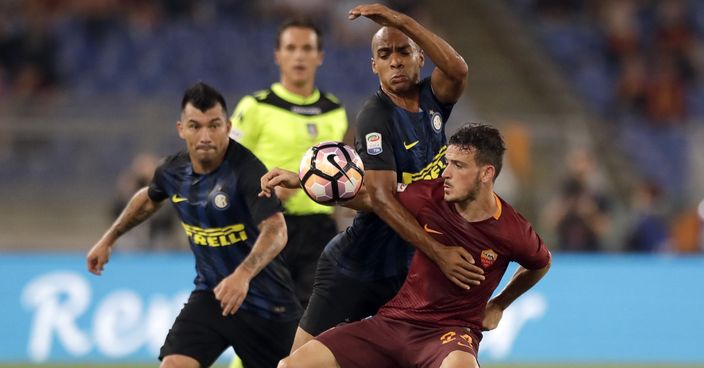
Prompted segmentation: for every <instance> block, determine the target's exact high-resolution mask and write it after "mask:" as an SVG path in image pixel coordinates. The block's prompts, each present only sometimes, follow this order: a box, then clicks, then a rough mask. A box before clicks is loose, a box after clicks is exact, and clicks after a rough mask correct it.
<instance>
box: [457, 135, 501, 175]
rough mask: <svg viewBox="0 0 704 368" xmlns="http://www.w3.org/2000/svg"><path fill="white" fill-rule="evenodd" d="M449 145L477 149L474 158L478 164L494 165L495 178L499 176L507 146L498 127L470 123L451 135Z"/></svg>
mask: <svg viewBox="0 0 704 368" xmlns="http://www.w3.org/2000/svg"><path fill="white" fill-rule="evenodd" d="M449 145H456V146H459V147H461V148H462V149H475V150H476V153H475V155H474V159H475V161H476V162H477V164H479V165H492V166H494V169H495V170H496V175H494V180H496V178H497V177H498V176H499V173H500V172H501V166H502V165H503V161H504V152H505V151H506V146H505V145H504V139H503V138H502V137H501V133H500V132H499V130H498V129H496V128H494V127H493V126H491V125H486V124H478V123H469V124H466V125H464V126H463V127H462V128H460V130H458V131H457V133H455V134H453V135H452V136H451V137H450V142H449Z"/></svg>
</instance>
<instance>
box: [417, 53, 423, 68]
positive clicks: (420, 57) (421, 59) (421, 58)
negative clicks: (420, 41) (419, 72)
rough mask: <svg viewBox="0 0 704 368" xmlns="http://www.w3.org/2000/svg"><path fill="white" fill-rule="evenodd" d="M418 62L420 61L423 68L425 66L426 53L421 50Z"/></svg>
mask: <svg viewBox="0 0 704 368" xmlns="http://www.w3.org/2000/svg"><path fill="white" fill-rule="evenodd" d="M418 60H419V61H420V63H419V65H420V67H421V68H422V67H423V65H424V64H425V53H424V52H423V50H421V49H418Z"/></svg>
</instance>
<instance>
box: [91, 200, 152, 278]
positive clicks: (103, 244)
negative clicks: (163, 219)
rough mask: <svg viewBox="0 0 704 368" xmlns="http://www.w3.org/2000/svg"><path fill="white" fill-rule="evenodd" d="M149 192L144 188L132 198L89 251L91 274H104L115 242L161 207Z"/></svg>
mask: <svg viewBox="0 0 704 368" xmlns="http://www.w3.org/2000/svg"><path fill="white" fill-rule="evenodd" d="M147 191H148V188H147V187H144V188H142V189H140V190H139V191H137V193H135V194H134V196H132V199H130V201H129V202H128V203H127V205H126V206H125V208H124V209H123V210H122V213H121V214H120V216H119V217H118V218H117V219H116V220H115V222H114V223H113V224H112V226H110V228H109V229H108V230H107V231H106V232H105V234H103V236H102V237H101V238H100V240H98V242H97V243H95V245H93V247H92V248H91V249H90V251H88V255H87V256H86V265H87V266H88V271H89V272H90V273H93V274H96V275H100V274H102V273H103V267H104V266H105V264H106V263H108V261H109V260H110V253H111V251H112V246H113V244H115V241H117V239H118V238H119V237H120V236H122V235H123V234H125V233H126V232H128V231H130V230H131V229H132V228H133V227H135V226H137V225H139V224H141V223H142V222H144V220H146V219H148V218H149V217H151V215H153V214H154V212H156V210H158V209H159V207H161V203H160V202H155V201H152V200H151V198H149V195H148V194H147Z"/></svg>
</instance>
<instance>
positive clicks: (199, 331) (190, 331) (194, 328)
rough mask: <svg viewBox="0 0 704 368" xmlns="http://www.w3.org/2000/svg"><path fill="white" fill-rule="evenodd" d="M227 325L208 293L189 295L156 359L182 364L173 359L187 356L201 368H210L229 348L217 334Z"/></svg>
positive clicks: (179, 360) (217, 303) (221, 336)
mask: <svg viewBox="0 0 704 368" xmlns="http://www.w3.org/2000/svg"><path fill="white" fill-rule="evenodd" d="M227 323H228V318H227V317H223V316H222V313H221V309H220V303H219V302H218V301H217V300H216V299H215V296H214V295H213V293H212V292H206V291H194V292H192V293H191V295H190V297H189V298H188V302H187V303H186V304H185V305H184V307H183V309H181V312H180V313H179V315H178V316H177V317H176V321H175V322H174V324H173V326H172V327H171V329H170V330H169V333H168V334H167V335H166V340H165V341H164V345H163V346H162V347H161V350H160V353H159V359H160V360H162V361H164V360H168V363H169V364H171V363H173V362H172V361H176V362H181V361H182V359H179V358H174V356H187V357H190V358H192V359H194V360H195V361H197V362H199V363H200V365H201V366H203V367H207V366H210V365H211V364H213V362H214V361H215V360H216V359H217V358H218V356H220V354H222V352H223V351H225V349H226V348H227V346H228V345H229V344H228V342H227V341H226V339H225V337H224V336H223V335H222V334H221V333H220V332H219V331H218V330H219V329H220V328H221V327H220V326H222V325H225V324H227ZM167 358H168V359H167ZM168 366H171V365H168ZM187 366H188V365H186V367H187Z"/></svg>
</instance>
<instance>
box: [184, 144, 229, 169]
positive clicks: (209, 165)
mask: <svg viewBox="0 0 704 368" xmlns="http://www.w3.org/2000/svg"><path fill="white" fill-rule="evenodd" d="M226 153H227V149H225V150H223V152H222V154H221V155H220V156H218V157H216V158H215V159H214V160H209V161H203V160H198V159H196V158H194V157H193V156H190V155H189V157H190V158H191V166H192V167H193V172H194V173H196V174H200V175H205V174H210V173H211V172H213V171H215V170H216V169H217V168H218V167H220V164H222V162H223V161H224V160H225V154H226Z"/></svg>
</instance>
